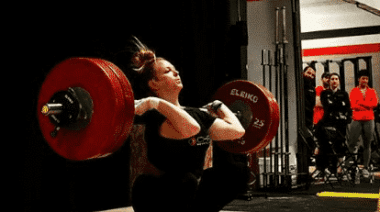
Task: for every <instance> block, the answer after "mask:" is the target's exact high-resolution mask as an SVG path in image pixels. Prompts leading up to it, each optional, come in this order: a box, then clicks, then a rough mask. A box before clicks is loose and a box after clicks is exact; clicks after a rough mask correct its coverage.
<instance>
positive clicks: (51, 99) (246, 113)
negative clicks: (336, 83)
mask: <svg viewBox="0 0 380 212" xmlns="http://www.w3.org/2000/svg"><path fill="white" fill-rule="evenodd" d="M213 99H214V100H220V101H222V102H223V103H224V104H225V105H226V106H227V107H229V108H230V109H231V111H233V112H234V113H236V114H237V116H238V118H239V120H240V122H241V124H242V125H243V127H244V128H245V129H246V133H245V135H244V136H243V137H242V138H241V139H239V140H234V141H223V142H215V143H217V145H219V146H220V147H221V148H223V149H225V150H226V151H229V152H232V153H252V152H255V151H258V150H260V149H262V148H264V147H265V146H267V145H268V144H269V143H270V142H271V140H272V139H273V137H274V136H275V134H276V133H277V129H278V125H279V106H278V104H277V102H276V100H275V98H274V96H273V95H272V94H271V93H270V92H269V91H268V90H267V89H266V88H265V87H263V86H261V85H259V84H255V83H252V82H249V81H244V80H236V81H232V82H230V83H227V84H225V85H223V86H222V87H221V88H219V89H218V90H217V91H216V93H215V95H214V96H213ZM134 104H135V100H134V95H133V91H132V87H131V84H130V82H129V81H128V79H127V77H126V76H125V75H124V73H123V72H122V71H121V70H120V69H119V68H118V67H117V66H116V65H114V64H113V63H111V62H109V61H106V60H104V59H95V58H70V59H67V60H64V61H63V62H61V63H59V64H57V65H56V66H55V67H54V68H53V69H52V70H51V71H50V72H49V74H48V75H47V76H46V79H45V80H44V82H43V83H42V86H41V89H40V92H39V96H38V102H37V107H38V108H37V118H38V121H39V126H40V129H41V132H42V134H43V136H44V138H45V140H46V141H47V143H48V144H49V146H50V147H51V148H52V149H53V151H54V152H56V153H57V154H58V155H60V156H62V157H64V158H66V159H69V160H75V161H79V160H87V159H92V158H101V157H106V156H107V155H110V154H112V153H113V152H115V151H116V150H117V149H119V148H120V147H121V146H122V145H123V144H124V142H125V141H126V140H127V138H128V136H129V134H130V132H131V129H132V127H133V123H134V116H135V110H134Z"/></svg>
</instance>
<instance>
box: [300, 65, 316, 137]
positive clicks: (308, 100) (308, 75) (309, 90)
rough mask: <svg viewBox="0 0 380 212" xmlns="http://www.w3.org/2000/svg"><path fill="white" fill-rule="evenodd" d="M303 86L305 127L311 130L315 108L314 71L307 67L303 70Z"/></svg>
mask: <svg viewBox="0 0 380 212" xmlns="http://www.w3.org/2000/svg"><path fill="white" fill-rule="evenodd" d="M303 82H304V83H303V84H304V92H305V121H306V127H307V128H308V129H309V130H310V131H312V130H313V114H314V112H313V110H314V106H315V70H314V69H313V67H311V66H307V67H306V68H304V70H303Z"/></svg>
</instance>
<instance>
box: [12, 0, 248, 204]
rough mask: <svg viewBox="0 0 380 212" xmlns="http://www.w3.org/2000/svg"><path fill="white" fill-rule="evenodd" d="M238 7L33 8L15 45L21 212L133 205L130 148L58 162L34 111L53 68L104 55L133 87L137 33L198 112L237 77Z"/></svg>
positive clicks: (213, 1)
mask: <svg viewBox="0 0 380 212" xmlns="http://www.w3.org/2000/svg"><path fill="white" fill-rule="evenodd" d="M243 2H245V1H243ZM235 4H236V1H232V0H208V1H176V2H173V1H170V3H166V2H164V1H151V2H149V1H148V2H147V1H136V2H134V3H130V2H127V3H125V4H123V5H122V6H118V5H106V7H105V8H102V9H100V10H99V11H95V12H90V13H91V14H89V11H92V8H87V7H83V8H80V9H79V8H77V7H76V5H74V6H72V5H71V6H70V7H68V8H67V10H64V11H63V12H58V10H48V9H46V7H44V9H36V8H31V9H33V10H31V11H33V12H28V13H26V15H25V17H26V18H25V19H24V20H23V21H22V22H23V23H22V24H20V25H18V26H17V28H18V29H19V30H20V31H19V33H18V34H19V35H21V37H17V38H16V39H17V41H15V44H16V45H17V52H18V53H17V54H18V56H19V59H18V61H19V64H20V66H21V65H22V67H23V68H22V69H24V70H26V72H24V74H23V78H25V79H26V83H24V85H23V86H22V88H24V91H23V98H26V101H25V102H26V105H25V107H27V110H26V120H28V122H27V125H26V130H25V131H26V133H25V135H26V137H25V138H24V139H23V142H22V144H21V145H20V146H19V149H20V151H19V154H21V155H22V157H23V158H24V159H23V164H22V167H23V168H22V170H21V178H20V179H21V181H22V182H21V185H22V191H21V192H22V193H23V194H24V211H92V210H103V209H110V208H117V207H125V206H128V205H129V204H130V202H129V198H130V197H129V189H130V188H129V179H128V177H129V172H128V168H129V165H128V161H129V156H130V155H129V145H128V143H126V145H124V146H123V147H122V148H121V149H120V150H119V151H117V152H116V153H114V154H113V155H111V156H110V157H107V158H104V159H97V160H90V161H83V162H72V161H67V160H65V159H63V158H61V157H59V156H57V155H56V154H55V153H54V152H53V151H52V150H51V149H50V148H49V146H48V145H47V143H46V142H45V141H44V138H43V136H42V134H41V133H40V130H39V127H38V121H37V118H36V114H37V112H38V111H39V109H38V108H36V105H37V98H38V92H39V89H40V87H41V85H42V83H43V81H44V79H45V76H46V75H47V74H48V73H49V70H51V69H52V68H53V67H54V66H55V65H56V64H57V63H59V62H61V61H63V60H65V59H67V58H70V57H100V58H104V59H107V60H110V61H111V62H114V63H115V64H116V65H117V66H119V67H120V68H122V70H123V71H124V72H125V74H126V75H127V76H128V78H129V79H130V81H131V83H132V84H133V83H134V82H133V79H134V76H133V72H132V71H131V70H129V68H128V67H129V58H128V54H129V53H128V51H126V50H127V48H128V45H129V39H130V37H131V35H134V36H137V37H138V38H139V39H141V41H143V42H144V43H145V44H147V45H148V46H149V47H151V48H152V49H154V50H155V51H156V53H157V55H159V56H162V57H164V58H166V59H167V60H169V61H171V62H172V63H173V64H174V65H175V66H176V67H177V69H178V70H179V71H180V75H181V77H182V79H183V83H184V89H183V92H182V93H181V97H180V101H181V104H183V105H187V106H195V107H198V106H201V105H203V104H206V103H207V101H209V100H210V98H211V96H212V94H213V93H214V92H215V90H216V88H217V87H219V86H221V85H222V84H224V83H225V82H227V81H230V80H232V79H234V78H239V77H240V76H239V74H240V68H241V67H240V59H239V58H240V56H241V55H240V46H239V44H236V43H234V42H233V40H232V38H231V29H232V28H233V27H231V26H233V25H234V24H235V23H234V22H233V21H231V17H232V16H233V15H234V14H233V13H236V11H234V10H233V9H231V5H235ZM99 6H100V7H103V5H99ZM47 11H49V12H47ZM61 11H62V10H61ZM35 14H38V15H35ZM129 56H130V55H129ZM243 56H244V55H243ZM233 57H234V58H235V59H231V58H233ZM20 69H21V68H20ZM235 70H236V71H235ZM147 195H149V194H147Z"/></svg>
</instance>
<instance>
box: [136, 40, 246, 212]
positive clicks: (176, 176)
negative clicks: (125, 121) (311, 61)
mask: <svg viewBox="0 0 380 212" xmlns="http://www.w3.org/2000/svg"><path fill="white" fill-rule="evenodd" d="M135 44H136V46H137V47H138V51H137V52H136V53H135V54H134V55H133V58H132V63H133V65H134V67H135V70H136V71H137V72H138V74H139V77H140V79H141V82H140V88H141V89H143V90H145V91H146V93H147V95H146V98H143V99H141V100H137V101H136V104H135V113H136V115H138V116H140V117H139V118H141V119H143V120H144V124H145V126H146V127H145V141H146V143H147V157H148V160H149V161H150V163H151V164H153V165H154V166H155V167H156V168H158V169H159V170H160V172H161V174H160V175H159V176H153V175H147V174H143V175H140V176H139V177H138V178H137V179H136V181H135V183H134V185H133V188H132V205H133V208H134V210H135V211H136V212H141V211H154V210H157V209H158V210H160V209H162V210H165V211H208V212H211V211H219V210H221V209H222V208H223V207H224V206H225V205H226V204H228V203H229V202H231V201H232V200H233V199H234V198H236V196H237V194H238V192H240V191H242V190H243V189H244V188H245V187H246V182H248V176H249V174H248V173H249V171H248V168H247V167H246V166H241V167H240V166H238V165H235V164H234V165H232V164H231V165H229V166H227V167H226V166H224V167H223V168H218V167H214V168H211V169H208V170H203V165H204V160H205V156H206V151H207V149H208V147H209V146H210V142H211V140H213V141H225V140H235V139H239V138H241V137H242V136H243V135H244V133H245V130H244V128H243V126H242V125H241V124H240V121H239V120H238V119H237V117H236V116H235V115H234V113H233V112H232V111H231V110H230V109H229V108H228V107H227V106H225V105H224V104H220V103H221V102H220V101H214V102H213V103H211V104H209V105H208V112H205V111H201V110H200V109H198V108H192V107H184V106H181V105H180V103H179V100H178V97H179V93H180V91H181V90H182V88H183V84H182V81H181V78H180V76H179V73H178V71H177V70H176V68H175V67H174V66H173V65H172V64H171V63H170V62H169V61H167V60H166V59H164V58H161V57H156V55H155V53H154V52H153V51H152V50H150V49H148V48H147V47H146V46H145V45H143V44H142V43H141V42H140V41H139V40H138V39H137V38H136V42H135ZM215 105H219V107H214V106H215Z"/></svg>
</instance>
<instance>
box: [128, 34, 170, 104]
mask: <svg viewBox="0 0 380 212" xmlns="http://www.w3.org/2000/svg"><path fill="white" fill-rule="evenodd" d="M133 38H134V41H133V43H134V45H135V46H136V47H137V51H136V52H135V53H134V54H133V56H132V66H133V70H135V71H136V72H137V74H138V84H139V86H138V87H139V89H140V90H139V93H141V95H142V96H144V97H146V96H155V94H154V93H153V92H152V90H151V89H150V87H149V85H148V82H149V80H151V79H153V78H155V63H156V61H157V60H159V59H163V58H156V54H155V52H154V51H153V50H151V49H149V48H148V47H147V46H146V45H144V44H143V43H141V41H140V40H139V39H137V38H136V37H133Z"/></svg>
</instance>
